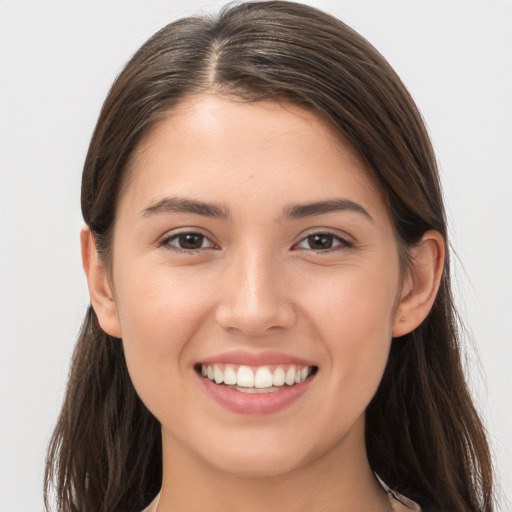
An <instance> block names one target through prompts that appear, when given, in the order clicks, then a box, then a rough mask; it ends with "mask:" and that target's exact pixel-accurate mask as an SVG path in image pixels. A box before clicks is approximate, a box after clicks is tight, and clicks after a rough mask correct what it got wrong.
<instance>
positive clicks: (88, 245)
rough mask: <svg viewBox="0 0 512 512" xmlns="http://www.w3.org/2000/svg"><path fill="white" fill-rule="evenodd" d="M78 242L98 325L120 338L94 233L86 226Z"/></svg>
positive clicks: (111, 298)
mask: <svg viewBox="0 0 512 512" xmlns="http://www.w3.org/2000/svg"><path fill="white" fill-rule="evenodd" d="M80 244H81V249H82V265H83V268H84V272H85V275H86V277H87V285H88V287H89V297H90V298H91V304H92V307H93V309H94V312H95V313H96V316H97V317H98V321H99V323H100V326H101V328H102V329H103V330H104V331H105V332H106V333H107V334H110V335H111V336H114V337H116V338H121V325H120V322H119V316H118V314H117V307H116V303H115V300H114V295H113V293H112V287H111V285H110V282H109V280H108V274H107V270H106V268H105V266H104V265H103V264H102V263H101V261H100V259H99V256H98V252H97V250H96V243H95V240H94V235H93V234H92V232H91V230H90V228H89V227H88V226H84V227H83V228H82V230H81V232H80Z"/></svg>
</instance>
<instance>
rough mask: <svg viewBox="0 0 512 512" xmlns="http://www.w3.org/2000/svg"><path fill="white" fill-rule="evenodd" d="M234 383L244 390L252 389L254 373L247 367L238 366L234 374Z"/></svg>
mask: <svg viewBox="0 0 512 512" xmlns="http://www.w3.org/2000/svg"><path fill="white" fill-rule="evenodd" d="M236 383H237V385H238V386H242V387H244V388H253V387H254V373H253V371H252V370H251V369H250V368H249V367H248V366H240V367H239V368H238V371H237V372H236Z"/></svg>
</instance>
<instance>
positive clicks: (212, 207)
mask: <svg viewBox="0 0 512 512" xmlns="http://www.w3.org/2000/svg"><path fill="white" fill-rule="evenodd" d="M141 213H142V216H143V217H148V216H150V215H154V214H158V213H193V214H195V215H201V216H203V217H216V218H219V219H227V218H228V217H229V209H228V208H225V207H222V206H218V205H216V204H213V203H205V202H203V201H196V200H195V199H186V198H181V197H165V198H163V199H161V200H160V201H158V202H156V203H155V204H152V205H150V206H148V207H147V208H144V210H142V212H141Z"/></svg>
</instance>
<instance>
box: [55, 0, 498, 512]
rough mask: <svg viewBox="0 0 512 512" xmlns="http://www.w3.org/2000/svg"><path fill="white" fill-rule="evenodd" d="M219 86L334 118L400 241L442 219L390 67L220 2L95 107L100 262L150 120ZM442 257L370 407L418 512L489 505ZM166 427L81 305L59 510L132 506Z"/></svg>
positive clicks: (373, 449)
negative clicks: (428, 299)
mask: <svg viewBox="0 0 512 512" xmlns="http://www.w3.org/2000/svg"><path fill="white" fill-rule="evenodd" d="M206 90H210V91H212V90H213V91H214V92H216V93H218V94H222V95H227V96H229V97H237V98H240V99H242V100H245V101H258V100H262V99H267V100H268V99H270V100H272V99H274V100H276V101H280V100H284V101H289V102H293V103H294V104H297V105H299V106H302V107H304V108H307V109H309V110H311V111H313V112H316V113H317V114H319V115H320V116H322V117H324V118H325V119H327V120H329V121H330V122H331V124H332V125H333V126H334V127H335V129H337V130H339V132H340V134H342V135H343V136H344V137H345V139H346V140H348V141H349V142H350V143H351V144H352V146H353V147H354V148H355V149H356V151H358V152H359V154H360V155H361V157H362V158H363V159H364V161H365V162H366V164H367V168H368V170H369V173H370V174H371V176H372V178H373V179H374V180H375V181H376V183H377V184H378V185H379V187H380V189H381V190H382V191H383V193H384V195H385V197H386V200H387V203H388V207H389V211H390V215H391V217H392V221H393V223H394V228H395V232H396V237H397V241H398V244H399V246H400V247H402V248H405V251H406V250H407V247H410V246H411V245H413V244H415V243H416V242H418V241H419V239H420V238H421V236H422V235H423V234H424V233H425V231H427V230H429V229H435V230H437V231H439V232H440V233H441V234H442V235H443V237H444V238H445V241H447V229H446V219H445V213H444V207H443V201H442V196H441V191H440V186H439V177H438V172H437V168H436V161H435V157H434V154H433V150H432V147H431V143H430V140H429V137H428V135H427V132H426V130H425V127H424V124H423V121H422V118H421V115H420V114H419V112H418V110H417V108H416V106H415V104H414V102H413V101H412V99H411V97H410V95H409V94H408V92H407V91H406V89H405V87H404V86H403V84H402V83H401V81H400V79H399V78H398V76H397V75H396V74H395V72H394V71H393V70H392V69H391V67H390V66H389V64H388V63H387V62H386V61H385V60H384V58H383V57H382V56H381V55H380V54H379V53H378V52H377V51H376V50H375V49H374V48H373V47H372V46H371V45H370V44H369V43H368V42H367V41H366V40H365V39H363V38H362V37H361V36H360V35H358V34H357V33H356V32H354V31H353V30H352V29H350V28H349V27H347V26H346V25H345V24H344V23H342V22H341V21H339V20H337V19H335V18H333V17H331V16H329V15H327V14H325V13H323V12H321V11H319V10H316V9H314V8H312V7H308V6H305V5H302V4H296V3H292V2H285V1H268V2H254V3H244V4H240V5H235V6H228V7H227V8H225V9H224V10H222V11H221V13H220V14H219V15H218V16H216V17H210V16H204V17H189V18H185V19H181V20H179V21H176V22H174V23H171V24H169V25H167V26H166V27H165V28H163V29H162V30H160V31H159V32H158V33H156V34H155V35H154V36H153V37H151V38H150V39H149V40H148V41H147V42H146V43H145V44H144V45H143V46H142V48H140V50H139V51H138V52H137V53H136V54H135V55H134V56H133V58H132V59H131V60H130V61H129V63H128V64H127V65H126V67H125V68H124V70H123V71H122V72H121V74H120V75H119V77H118V78H117V80H116V81H115V83H114V84H113V86H112V89H111V90H110V93H109V95H108V97H107V99H106V101H105V103H104V105H103V108H102V111H101V114H100V117H99V120H98V123H97V125H96V129H95V131H94V134H93V137H92V140H91V143H90V147H89V152H88V154H87V158H86V161H85V165H84V170H83V179H82V212H83V216H84V219H85V222H86V223H87V224H88V225H89V226H90V228H91V230H92V232H93V234H94V237H95V239H96V243H97V248H98V252H99V253H100V256H101V257H102V258H103V261H104V262H105V264H106V265H108V264H109V261H110V260H109V249H110V243H111V235H112V231H113V227H114V223H115V215H116V204H117V201H118V199H119V195H120V193H121V192H122V185H123V179H125V176H124V174H125V170H126V168H127V162H128V161H129V159H130V156H131V155H132V153H133V151H134V149H135V148H136V147H137V144H138V143H139V141H140V140H141V137H142V136H143V135H144V133H146V131H147V130H148V128H150V127H151V126H152V125H154V123H156V122H157V121H158V120H159V119H161V118H162V117H163V116H164V115H168V114H169V112H172V109H173V107H174V106H176V105H177V104H178V103H179V102H180V101H182V100H183V98H184V97H185V96H186V95H190V94H193V93H198V92H202V91H206ZM458 340H459V334H458V332H457V319H456V315H455V310H454V305H453V299H452V295H451V289H450V267H449V260H448V258H447V259H446V263H445V268H444V274H443V277H442V282H441V287H440V290H439V293H438V295H437V298H436V301H435V304H434V306H433V308H432V311H431V312H430V314H429V316H428V317H427V318H426V320H425V321H424V322H423V323H422V325H420V326H419V327H418V328H417V329H415V330H414V331H413V332H412V333H410V334H408V335H406V336H403V337H402V338H400V339H395V340H393V343H392V348H391V353H390V356H389V362H388V365H387V368H386V371H385V374H384V377H383V380H382V383H381V385H380V387H379V389H378V391H377V393H376V395H375V397H374V398H373V400H372V402H371V403H370V405H369V407H368V409H367V413H366V442H367V451H368V457H369V461H370V464H371V466H372V468H373V469H374V470H375V471H376V472H377V473H378V474H379V475H380V476H381V477H382V478H383V479H384V481H386V482H387V483H388V484H389V485H390V486H391V487H393V488H395V489H397V490H399V491H401V492H402V493H403V494H405V495H407V496H409V497H411V498H412V499H414V500H416V501H418V502H419V504H420V505H421V506H422V508H423V509H424V510H425V511H427V510H441V511H447V512H448V511H449V512H468V511H482V512H490V511H491V510H493V491H492V487H493V481H492V467H491V460H490V455H489V449H488V445H487V441H486V436H485V432H484V428H483V426H482V424H481V421H480V419H479V417H478V414H477V412H476V411H475V408H474V405H473V403H472V400H471V397H470V395H469V392H468V388H467V385H466V382H465V378H464V372H463V368H462V364H461V358H460V348H459V341H458ZM161 464H162V453H161V438H160V426H159V423H158V421H157V420H156V419H155V418H154V417H153V416H152V415H151V413H150V412H149V411H148V410H147V409H146V408H145V406H144V405H143V404H142V402H141V401H140V399H139V398H138V396H137V394H136V392H135V390H134V388H133V385H132V383H131V381H130V378H129V375H128V372H127V369H126V363H125V359H124V354H123V348H122V342H121V341H120V340H118V339H115V338H112V337H111V336H109V335H107V334H105V333H104V332H103V331H102V330H101V328H100V326H99V324H98V320H97V318H96V315H95V313H94V311H93V309H92V308H91V307H90V308H89V310H88V312H87V315H86V318H85V321H84V324H83V327H82V330H81V333H80V336H79V339H78V342H77V345H76V349H75V353H74V357H73V362H72V366H71V372H70V376H69V383H68V388H67V393H66V397H65V401H64V405H63V408H62V411H61V414H60V417H59V420H58V423H57V426H56V429H55V432H54V434H53V437H52V440H51V443H50V447H49V453H48V460H47V466H46V476H45V503H46V505H47V506H48V504H49V501H50V499H49V494H50V488H51V485H52V483H53V484H54V486H55V494H56V498H57V504H58V507H59V510H62V511H63V512H69V511H77V512H78V511H80V512H85V511H89V512H92V511H94V512H107V511H108V512H112V511H122V512H130V511H139V510H141V509H142V508H144V506H146V505H147V504H148V503H149V501H150V500H151V499H152V498H153V497H154V495H155V494H156V493H157V492H158V489H159V487H160V484H161V476H162V467H161Z"/></svg>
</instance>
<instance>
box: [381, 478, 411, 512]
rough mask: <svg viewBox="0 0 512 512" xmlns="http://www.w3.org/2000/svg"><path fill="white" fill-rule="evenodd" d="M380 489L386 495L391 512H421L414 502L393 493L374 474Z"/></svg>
mask: <svg viewBox="0 0 512 512" xmlns="http://www.w3.org/2000/svg"><path fill="white" fill-rule="evenodd" d="M375 476H376V477H377V480H378V481H379V483H380V485H381V486H382V488H383V489H384V490H385V491H386V492H387V493H388V498H389V501H390V504H391V508H392V509H393V512H421V507H420V506H419V505H418V504H417V503H415V502H414V501H412V500H410V499H409V498H406V497H405V496H402V495H401V494H400V493H398V492H396V491H394V490H393V489H391V487H389V486H388V485H387V484H386V483H385V482H383V481H382V479H381V478H380V477H379V475H377V474H376V473H375Z"/></svg>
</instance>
